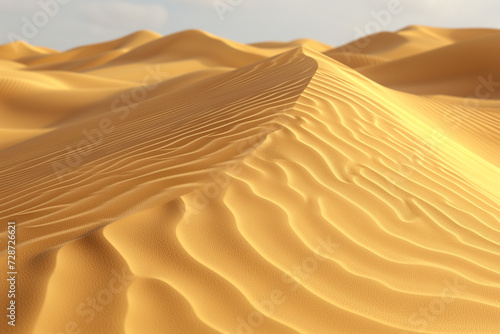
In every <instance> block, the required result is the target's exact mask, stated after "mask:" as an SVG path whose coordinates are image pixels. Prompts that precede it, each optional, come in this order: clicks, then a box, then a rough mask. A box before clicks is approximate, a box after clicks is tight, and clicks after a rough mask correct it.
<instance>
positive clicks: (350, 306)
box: [0, 26, 500, 334]
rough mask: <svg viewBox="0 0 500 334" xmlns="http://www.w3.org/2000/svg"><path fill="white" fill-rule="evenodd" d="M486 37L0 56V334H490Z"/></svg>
mask: <svg viewBox="0 0 500 334" xmlns="http://www.w3.org/2000/svg"><path fill="white" fill-rule="evenodd" d="M498 34H499V32H496V31H492V30H484V29H477V30H475V29H469V30H464V29H461V30H451V29H438V28H430V27H420V26H412V27H409V28H407V29H403V30H401V31H399V32H396V33H382V34H377V35H374V36H370V37H367V39H368V40H369V41H370V42H369V47H366V48H365V49H362V50H361V49H360V50H358V51H357V52H353V51H352V50H351V51H346V50H347V49H346V47H345V46H343V47H341V48H337V49H332V48H331V47H330V46H327V45H324V44H322V43H319V42H315V41H313V40H307V39H303V40H296V41H292V42H289V43H280V42H268V43H255V44H252V45H244V44H240V43H236V42H233V41H229V40H225V39H223V38H220V37H217V36H214V35H212V34H209V33H205V32H202V31H197V30H190V31H185V32H180V33H177V34H173V35H170V36H166V37H161V36H159V35H157V34H155V33H152V32H145V31H142V32H138V33H135V34H132V35H129V36H126V37H124V38H122V39H119V40H115V41H111V42H107V43H101V44H96V45H88V46H82V47H80V48H76V49H73V50H70V51H67V52H61V53H59V52H55V51H47V50H46V49H43V48H37V47H31V46H28V45H24V44H23V48H22V49H19V50H21V51H19V54H11V53H9V52H14V51H9V48H12V45H11V46H9V45H4V46H0V58H1V59H2V61H1V62H0V71H1V72H2V73H1V74H2V77H1V79H0V87H1V89H0V101H1V103H2V110H1V111H0V120H1V121H2V122H1V124H2V128H0V135H1V137H0V138H1V140H0V150H1V153H2V159H1V160H0V179H1V182H0V196H1V198H2V202H1V204H0V216H1V220H2V221H4V222H7V221H9V220H11V221H15V222H16V229H17V258H18V260H17V271H18V296H17V297H16V307H17V308H16V309H17V312H18V313H17V314H18V316H17V320H16V327H15V329H13V328H12V327H11V326H9V325H7V323H6V321H3V322H2V323H1V325H0V331H1V332H2V333H33V334H38V333H40V334H42V333H43V334H46V333H61V332H63V333H71V332H78V331H80V332H79V333H134V334H135V333H138V334H142V333H148V334H149V333H395V334H404V333H453V334H459V333H464V334H465V333H492V334H493V333H498V330H499V328H500V204H499V203H500V191H499V189H500V179H499V177H500V156H499V155H498V150H499V146H498V143H499V141H500V101H499V100H498V98H499V96H500V95H499V94H498V89H499V88H500V87H498V86H496V85H494V84H492V83H491V82H490V85H485V84H484V82H483V81H482V79H478V77H479V76H482V77H483V78H486V80H492V81H493V83H496V82H500V73H498V71H497V70H496V68H497V67H498V66H497V65H498V64H497V63H498V60H497V59H496V58H495V57H494V55H495V52H496V51H498V50H497V44H498V43H496V41H497V40H498ZM353 45H355V44H353ZM341 50H343V51H341ZM457 55H460V56H457ZM461 58H466V59H469V61H467V62H462V61H460V60H459V59H461ZM490 76H491V77H490ZM488 78H489V79H488ZM481 84H482V85H484V86H483V87H482V88H481V89H476V88H477V86H478V85H481ZM476 90H480V91H481V93H483V94H482V95H481V96H477V94H476ZM486 93H489V94H488V96H486ZM26 96H29V99H26ZM1 233H2V236H3V237H5V236H6V235H7V232H6V225H5V224H3V225H2V232H1ZM2 239H5V238H2ZM3 244H4V245H5V244H6V243H5V242H4V243H3ZM2 247H4V246H2ZM6 253H7V252H6V247H5V248H2V261H4V262H7V254H6ZM0 286H1V287H2V289H4V288H5V290H2V291H6V290H7V288H8V286H7V283H6V281H5V280H3V281H2V283H1V284H0ZM1 300H2V307H4V309H5V308H6V307H7V306H8V303H9V301H8V300H7V299H6V295H3V296H2V299H1Z"/></svg>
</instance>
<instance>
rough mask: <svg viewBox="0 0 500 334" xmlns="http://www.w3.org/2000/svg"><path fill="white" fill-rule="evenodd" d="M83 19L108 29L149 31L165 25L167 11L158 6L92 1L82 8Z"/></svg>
mask: <svg viewBox="0 0 500 334" xmlns="http://www.w3.org/2000/svg"><path fill="white" fill-rule="evenodd" d="M82 13H83V15H84V18H85V19H87V20H89V21H90V22H92V23H93V24H94V25H95V24H98V25H100V26H102V27H109V28H112V29H114V28H124V27H127V28H130V29H141V28H143V27H147V28H150V29H153V28H157V27H160V26H162V25H164V24H166V23H167V9H166V8H165V7H164V6H162V5H159V4H139V3H131V2H126V1H104V2H97V1H93V2H90V3H85V5H84V6H82Z"/></svg>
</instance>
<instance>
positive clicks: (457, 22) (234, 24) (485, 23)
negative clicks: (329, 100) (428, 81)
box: [0, 0, 500, 50]
mask: <svg viewBox="0 0 500 334" xmlns="http://www.w3.org/2000/svg"><path fill="white" fill-rule="evenodd" d="M215 5H218V7H217V8H219V11H217V10H216V7H215ZM390 9H392V13H391V12H390V11H389V10H390ZM377 13H383V14H381V16H379V17H378V19H377ZM388 14H389V15H388ZM411 24H419V25H430V26H439V27H490V28H500V1H498V0H476V1H470V0H467V1H466V0H371V1H368V0H169V1H153V0H144V1H139V0H0V44H4V43H7V42H9V40H12V39H19V38H21V39H23V40H25V41H26V42H29V43H30V44H34V45H43V46H48V47H51V48H55V49H58V50H66V49H68V48H71V47H75V46H78V45H83V44H89V43H96V42H101V41H106V40H110V39H114V38H118V37H121V36H123V35H126V34H129V33H131V32H133V31H136V30H140V29H149V30H154V31H156V32H158V33H161V34H163V35H167V34H171V33H173V32H176V31H180V30H185V29H193V28H195V29H202V30H205V31H208V32H211V33H213V34H216V35H219V36H221V37H225V38H229V39H232V40H235V41H239V42H243V43H249V42H257V41H270V40H280V41H289V40H293V39H297V38H313V39H316V40H319V41H321V42H324V43H327V44H330V45H332V46H339V45H341V44H344V43H346V42H348V41H351V40H353V39H355V38H357V37H360V36H359V34H360V32H359V31H361V32H363V33H366V32H368V33H372V32H376V31H380V30H388V31H394V30H397V29H400V28H402V27H405V26H408V25H411Z"/></svg>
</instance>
